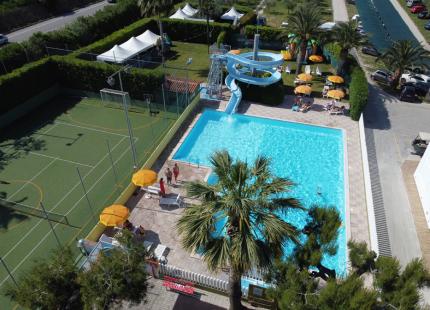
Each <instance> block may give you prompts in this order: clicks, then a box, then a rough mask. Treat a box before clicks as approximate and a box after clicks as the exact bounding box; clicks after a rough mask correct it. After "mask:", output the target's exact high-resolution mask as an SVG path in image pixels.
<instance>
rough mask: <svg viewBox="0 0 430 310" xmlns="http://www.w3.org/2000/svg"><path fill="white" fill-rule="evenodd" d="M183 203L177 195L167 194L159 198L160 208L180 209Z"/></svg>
mask: <svg viewBox="0 0 430 310" xmlns="http://www.w3.org/2000/svg"><path fill="white" fill-rule="evenodd" d="M183 204H184V202H183V201H182V197H181V195H179V194H169V195H167V196H165V197H160V206H176V207H178V208H181V207H182V206H183Z"/></svg>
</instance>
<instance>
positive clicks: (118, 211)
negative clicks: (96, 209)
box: [100, 205, 130, 226]
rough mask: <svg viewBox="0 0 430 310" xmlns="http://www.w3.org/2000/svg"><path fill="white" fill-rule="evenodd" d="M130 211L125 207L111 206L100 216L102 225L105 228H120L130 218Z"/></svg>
mask: <svg viewBox="0 0 430 310" xmlns="http://www.w3.org/2000/svg"><path fill="white" fill-rule="evenodd" d="M129 214H130V211H129V210H128V208H127V207H125V206H123V205H111V206H109V207H107V208H104V210H103V211H102V213H101V214H100V223H102V224H103V225H105V226H118V225H120V224H123V223H124V222H125V220H126V219H127V218H128V216H129Z"/></svg>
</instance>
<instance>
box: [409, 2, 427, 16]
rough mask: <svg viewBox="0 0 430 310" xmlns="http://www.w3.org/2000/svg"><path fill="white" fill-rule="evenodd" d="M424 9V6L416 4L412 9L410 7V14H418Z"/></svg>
mask: <svg viewBox="0 0 430 310" xmlns="http://www.w3.org/2000/svg"><path fill="white" fill-rule="evenodd" d="M425 9H426V6H425V5H423V4H417V5H414V6H413V7H411V13H414V14H416V13H420V12H422V11H424V10H425Z"/></svg>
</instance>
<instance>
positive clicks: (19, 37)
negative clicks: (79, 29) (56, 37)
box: [7, 1, 109, 42]
mask: <svg viewBox="0 0 430 310" xmlns="http://www.w3.org/2000/svg"><path fill="white" fill-rule="evenodd" d="M106 5H109V3H107V1H101V2H97V3H94V4H92V5H90V6H87V7H84V8H81V9H78V10H76V11H73V12H69V13H65V14H63V15H61V16H58V17H55V18H52V19H48V20H45V21H43V22H40V23H37V24H34V25H32V26H28V27H26V28H22V29H20V30H17V31H14V32H11V33H9V34H7V36H8V38H9V41H10V42H22V41H25V40H27V39H28V38H29V37H31V35H32V34H33V33H35V32H49V31H52V30H56V29H59V28H62V27H64V26H65V25H67V24H70V23H71V22H73V21H74V20H75V19H77V18H78V17H81V16H89V15H93V14H94V13H95V12H97V11H98V10H100V9H102V8H103V7H105V6H106Z"/></svg>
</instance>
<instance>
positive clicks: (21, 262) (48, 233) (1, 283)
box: [0, 146, 130, 287]
mask: <svg viewBox="0 0 430 310" xmlns="http://www.w3.org/2000/svg"><path fill="white" fill-rule="evenodd" d="M129 149H130V146H128V147H127V148H126V149H125V151H124V152H122V154H121V155H120V157H119V158H118V159H117V160H116V161H114V164H116V163H117V162H118V161H119V160H121V158H122V157H124V155H125V154H126V153H127V152H128V150H129ZM111 169H112V166H111V167H109V169H106V171H105V172H104V173H103V174H102V176H101V177H100V178H98V179H97V181H96V182H95V183H94V184H93V185H92V186H91V187H90V188H89V189H88V191H87V192H88V193H89V192H90V191H91V190H92V189H93V188H94V187H95V186H96V185H97V184H98V182H99V181H100V180H101V179H102V178H103V177H104V176H105V175H106V173H108V172H109V171H110V170H111ZM84 197H85V195H84V196H82V197H81V198H80V199H79V200H78V201H77V202H76V203H75V204H74V205H73V206H72V208H71V209H70V210H69V211H68V212H67V213H66V214H65V216H67V215H68V214H70V212H72V211H73V210H74V209H75V207H76V206H77V205H78V203H79V202H80V201H81V200H82V199H83V198H84ZM58 225H60V224H58V223H57V224H55V225H54V226H53V229H54V230H55V228H56V227H57V226H58ZM51 233H52V231H51V230H49V231H48V232H47V233H46V234H45V236H44V237H43V238H42V239H41V240H40V241H39V242H38V243H37V244H36V245H35V246H34V247H33V249H31V251H30V252H28V254H27V255H26V256H25V257H24V258H23V259H22V260H21V261H20V262H19V264H18V265H17V266H16V267H15V268H13V269H12V270H11V272H10V273H14V272H15V271H16V270H17V269H18V268H19V267H20V266H21V265H22V264H23V263H24V262H25V261H26V260H27V258H28V257H29V256H30V255H31V254H33V252H34V251H35V250H36V249H37V248H38V247H39V246H40V244H42V242H43V241H45V239H46V238H47V237H48V236H49V235H50V234H51ZM5 256H6V255H5ZM5 256H3V259H4V257H5ZM9 277H10V276H9V275H7V276H6V278H4V279H3V281H2V282H0V287H1V286H2V285H3V284H4V283H5V282H6V281H7V280H8V279H9Z"/></svg>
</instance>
